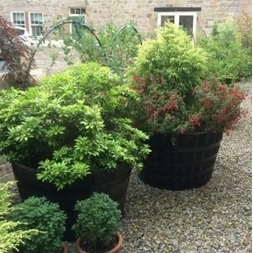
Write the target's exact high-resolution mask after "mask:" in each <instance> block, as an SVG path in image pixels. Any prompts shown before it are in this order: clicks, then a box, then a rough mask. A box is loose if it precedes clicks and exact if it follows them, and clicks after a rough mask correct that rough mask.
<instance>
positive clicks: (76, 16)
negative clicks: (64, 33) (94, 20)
mask: <svg viewBox="0 0 253 253" xmlns="http://www.w3.org/2000/svg"><path fill="white" fill-rule="evenodd" d="M85 13H86V11H85V8H69V19H70V20H75V21H81V22H82V23H83V24H85ZM69 29H70V32H71V33H73V26H72V25H70V27H69Z"/></svg>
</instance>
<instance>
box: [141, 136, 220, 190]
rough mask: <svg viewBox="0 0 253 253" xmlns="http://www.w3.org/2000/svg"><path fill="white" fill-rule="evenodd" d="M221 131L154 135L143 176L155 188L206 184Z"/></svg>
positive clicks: (195, 186) (210, 174) (183, 187)
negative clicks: (173, 136)
mask: <svg viewBox="0 0 253 253" xmlns="http://www.w3.org/2000/svg"><path fill="white" fill-rule="evenodd" d="M222 136H223V134H222V133H212V132H208V133H206V132H200V133H191V134H181V135H177V136H175V144H173V143H172V141H171V138H172V137H171V135H167V134H155V135H153V136H152V137H151V138H150V140H149V144H150V147H151V153H150V154H149V156H148V158H147V159H146V160H145V161H144V168H143V170H142V171H141V173H140V175H139V176H140V179H141V180H142V181H143V182H144V183H146V184H148V185H151V186H153V187H157V188H160V189H168V190H185V189H192V188H198V187H201V186H203V185H205V184H206V183H207V182H208V181H209V180H210V179H211V177H212V173H213V168H214V164H215V161H216V157H217V154H218V151H219V147H220V142H221V140H222Z"/></svg>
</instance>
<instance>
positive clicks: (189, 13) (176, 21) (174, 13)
mask: <svg viewBox="0 0 253 253" xmlns="http://www.w3.org/2000/svg"><path fill="white" fill-rule="evenodd" d="M162 16H174V24H175V25H177V26H179V17H180V16H193V27H192V34H193V36H194V38H196V32H197V12H195V11H169V12H158V17H157V26H158V27H159V26H161V25H162V24H161V23H162Z"/></svg>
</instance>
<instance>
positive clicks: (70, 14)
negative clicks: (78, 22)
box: [69, 7, 86, 33]
mask: <svg viewBox="0 0 253 253" xmlns="http://www.w3.org/2000/svg"><path fill="white" fill-rule="evenodd" d="M73 9H75V10H77V9H80V10H81V9H83V10H84V14H83V13H82V14H73V13H71V10H73ZM69 17H84V23H86V8H85V7H69ZM69 32H70V33H72V24H70V26H69Z"/></svg>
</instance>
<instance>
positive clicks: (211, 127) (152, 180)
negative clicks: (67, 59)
mask: <svg viewBox="0 0 253 253" xmlns="http://www.w3.org/2000/svg"><path fill="white" fill-rule="evenodd" d="M206 66H207V62H206V53H205V52H204V51H203V50H202V49H201V48H198V47H197V46H195V45H194V44H193V43H192V41H191V40H190V37H189V36H188V35H187V34H186V33H185V32H184V30H183V29H182V28H180V27H176V26H175V25H173V24H172V23H170V22H168V23H166V25H165V26H164V27H162V28H160V29H159V30H158V31H157V33H156V37H155V38H154V39H151V40H148V41H145V42H144V43H143V45H142V46H141V47H140V49H139V52H138V55H137V57H136V59H135V62H134V64H133V66H131V67H130V68H129V69H128V71H127V75H126V76H127V79H128V82H129V83H130V86H131V87H132V88H133V89H134V90H135V92H136V94H137V95H138V97H139V99H138V100H136V102H135V103H132V104H131V106H132V108H131V109H129V111H131V112H133V113H132V117H133V118H134V122H135V124H136V126H137V127H138V128H139V129H141V130H143V131H145V132H146V133H147V134H149V135H150V140H149V144H150V148H151V153H150V154H149V155H148V158H147V159H146V160H145V162H144V168H143V169H142V171H141V173H140V178H141V179H142V180H143V181H144V182H145V183H148V184H150V185H152V186H155V187H158V188H165V189H171V190H182V189H189V188H195V187H200V186H203V185H204V184H206V183H207V182H208V181H209V180H210V178H211V176H212V172H213V167H214V164H215V160H216V156H217V153H218V150H219V146H220V142H221V140H222V136H223V133H224V132H228V131H229V130H233V129H234V127H235V125H236V123H237V122H238V120H239V119H240V118H241V117H242V116H243V114H244V113H245V112H244V111H243V109H242V108H241V107H240V104H241V102H242V101H243V99H244V97H245V95H244V93H243V92H242V91H241V90H240V89H239V88H238V87H235V86H229V87H228V86H227V85H223V84H221V83H219V82H217V81H216V80H215V79H213V80H212V81H209V82H207V81H205V80H203V77H204V76H205V75H206V73H207V71H208V68H207V67H206Z"/></svg>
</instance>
